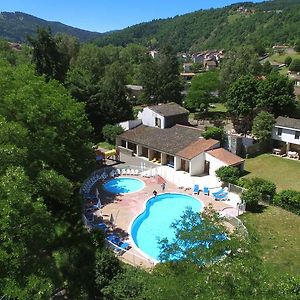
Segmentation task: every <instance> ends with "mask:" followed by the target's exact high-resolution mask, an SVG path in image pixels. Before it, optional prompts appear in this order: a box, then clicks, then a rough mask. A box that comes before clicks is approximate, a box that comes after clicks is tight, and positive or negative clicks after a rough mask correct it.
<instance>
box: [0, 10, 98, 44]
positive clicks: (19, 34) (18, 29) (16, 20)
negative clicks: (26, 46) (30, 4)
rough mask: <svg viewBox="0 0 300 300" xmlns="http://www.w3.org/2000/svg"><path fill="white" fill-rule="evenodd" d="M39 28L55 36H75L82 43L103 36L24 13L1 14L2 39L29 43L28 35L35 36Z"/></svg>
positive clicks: (0, 30)
mask: <svg viewBox="0 0 300 300" xmlns="http://www.w3.org/2000/svg"><path fill="white" fill-rule="evenodd" d="M37 27H50V28H51V30H52V33H53V34H56V33H58V32H61V33H67V34H69V35H72V36H75V37H77V38H78V39H79V41H80V42H87V41H89V40H93V39H95V38H97V37H99V36H101V35H102V33H99V32H93V31H88V30H84V29H80V28H76V27H73V26H69V25H66V24H64V23H61V22H58V21H48V20H44V19H41V18H39V17H36V16H33V15H30V14H27V13H23V12H19V11H16V12H5V11H4V12H0V37H2V38H4V39H6V40H8V41H11V42H21V43H24V42H26V41H27V35H34V34H35V32H36V29H37Z"/></svg>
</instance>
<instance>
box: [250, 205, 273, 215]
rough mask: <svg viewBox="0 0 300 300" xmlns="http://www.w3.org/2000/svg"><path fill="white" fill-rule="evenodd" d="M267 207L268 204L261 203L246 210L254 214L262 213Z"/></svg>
mask: <svg viewBox="0 0 300 300" xmlns="http://www.w3.org/2000/svg"><path fill="white" fill-rule="evenodd" d="M267 208H268V205H266V204H262V203H260V204H257V205H256V206H254V207H247V209H246V211H249V212H251V213H254V214H260V213H263V212H264V211H265V210H266V209H267Z"/></svg>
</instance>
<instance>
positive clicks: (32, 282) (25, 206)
mask: <svg viewBox="0 0 300 300" xmlns="http://www.w3.org/2000/svg"><path fill="white" fill-rule="evenodd" d="M0 182H1V184H0V198H1V202H0V239H1V244H0V253H1V255H0V265H1V271H0V294H1V295H3V294H4V295H6V296H7V297H9V298H17V299H24V300H26V299H37V298H35V297H36V295H37V294H39V295H40V297H41V298H50V296H51V294H52V292H53V290H54V282H55V281H56V280H57V279H58V276H57V277H56V275H55V274H57V272H58V270H57V268H56V265H55V261H54V257H53V256H52V249H51V244H52V243H53V240H54V227H53V222H52V221H53V220H52V218H51V216H50V214H49V213H48V212H47V210H46V207H45V205H44V204H43V201H42V199H41V198H36V197H35V196H34V194H33V191H34V188H33V186H32V185H31V184H30V181H29V179H28V177H27V176H26V175H25V172H24V170H23V169H22V168H20V167H18V168H8V169H7V171H6V174H5V175H4V176H2V177H1V181H0ZM24 187H26V189H24ZM20 199H21V201H20Z"/></svg>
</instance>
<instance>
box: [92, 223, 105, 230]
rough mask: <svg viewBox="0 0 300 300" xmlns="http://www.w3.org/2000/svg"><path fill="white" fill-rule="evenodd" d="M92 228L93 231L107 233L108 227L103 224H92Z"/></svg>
mask: <svg viewBox="0 0 300 300" xmlns="http://www.w3.org/2000/svg"><path fill="white" fill-rule="evenodd" d="M92 227H93V228H94V229H101V230H103V231H104V232H107V231H108V227H107V225H106V224H105V223H98V224H92Z"/></svg>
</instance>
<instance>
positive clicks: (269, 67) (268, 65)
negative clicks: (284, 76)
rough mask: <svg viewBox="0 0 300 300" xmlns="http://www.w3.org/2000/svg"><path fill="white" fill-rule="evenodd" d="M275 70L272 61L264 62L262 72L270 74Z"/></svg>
mask: <svg viewBox="0 0 300 300" xmlns="http://www.w3.org/2000/svg"><path fill="white" fill-rule="evenodd" d="M273 70H274V69H273V67H272V65H271V63H270V62H269V61H268V60H267V61H266V62H265V63H264V64H263V67H262V73H263V74H264V75H268V74H270V73H271V72H272V71H273Z"/></svg>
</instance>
